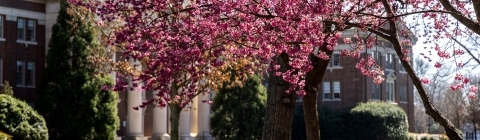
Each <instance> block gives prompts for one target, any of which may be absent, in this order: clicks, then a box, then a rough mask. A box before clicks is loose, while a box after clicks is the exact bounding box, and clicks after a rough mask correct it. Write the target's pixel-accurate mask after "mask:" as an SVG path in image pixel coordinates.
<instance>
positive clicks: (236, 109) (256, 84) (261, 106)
mask: <svg viewBox="0 0 480 140" xmlns="http://www.w3.org/2000/svg"><path fill="white" fill-rule="evenodd" d="M232 73H233V75H235V72H232ZM231 80H232V82H235V76H231ZM265 101H266V89H265V87H264V86H263V85H262V82H261V79H260V76H259V75H253V76H251V77H250V78H248V79H247V81H245V83H244V84H242V86H240V85H237V84H235V85H234V86H232V85H231V84H230V83H227V82H225V83H224V85H223V86H222V87H221V88H220V89H219V90H218V93H217V94H215V97H214V99H213V106H212V111H213V115H212V117H211V121H210V123H211V128H212V134H213V135H214V136H215V138H217V139H225V140H227V139H228V140H256V139H261V136H262V126H263V119H264V115H265V105H266V104H265Z"/></svg>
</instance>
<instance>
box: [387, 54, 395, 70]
mask: <svg viewBox="0 0 480 140" xmlns="http://www.w3.org/2000/svg"><path fill="white" fill-rule="evenodd" d="M393 59H394V56H393V54H390V53H387V55H386V56H385V63H386V66H385V67H386V68H387V69H393V62H394V61H393Z"/></svg>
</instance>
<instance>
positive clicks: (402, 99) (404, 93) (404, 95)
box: [399, 85, 408, 103]
mask: <svg viewBox="0 0 480 140" xmlns="http://www.w3.org/2000/svg"><path fill="white" fill-rule="evenodd" d="M399 90H400V91H399V92H400V95H399V96H400V102H403V103H406V102H407V100H408V99H407V94H408V93H407V86H405V85H401V86H400V89H399Z"/></svg>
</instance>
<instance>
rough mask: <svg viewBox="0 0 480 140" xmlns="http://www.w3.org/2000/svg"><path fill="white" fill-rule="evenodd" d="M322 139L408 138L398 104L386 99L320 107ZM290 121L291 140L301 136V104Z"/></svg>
mask: <svg viewBox="0 0 480 140" xmlns="http://www.w3.org/2000/svg"><path fill="white" fill-rule="evenodd" d="M318 113H319V115H318V116H319V120H320V124H321V125H320V129H321V131H320V133H321V139H329V140H340V139H369V140H370V139H373V140H374V139H379V140H383V139H392V140H395V139H398V140H404V139H409V136H408V123H407V122H406V121H407V119H406V117H407V116H406V114H405V112H404V111H403V109H401V108H400V107H398V106H396V105H392V104H389V103H385V102H367V103H361V104H359V105H357V106H355V107H354V108H346V109H343V110H332V109H328V108H320V109H319V111H318ZM293 122H294V123H293V125H292V138H291V139H292V140H303V139H306V137H305V123H304V122H303V107H301V106H297V107H296V109H295V118H294V121H293Z"/></svg>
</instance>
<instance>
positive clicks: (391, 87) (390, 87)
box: [387, 81, 395, 102]
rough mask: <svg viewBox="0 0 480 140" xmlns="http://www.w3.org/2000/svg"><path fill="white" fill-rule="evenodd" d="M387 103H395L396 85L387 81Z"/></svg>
mask: <svg viewBox="0 0 480 140" xmlns="http://www.w3.org/2000/svg"><path fill="white" fill-rule="evenodd" d="M387 101H393V102H395V83H393V82H388V81H387Z"/></svg>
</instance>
